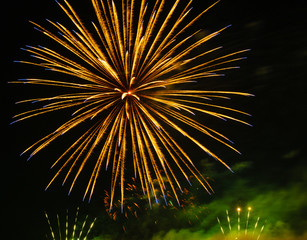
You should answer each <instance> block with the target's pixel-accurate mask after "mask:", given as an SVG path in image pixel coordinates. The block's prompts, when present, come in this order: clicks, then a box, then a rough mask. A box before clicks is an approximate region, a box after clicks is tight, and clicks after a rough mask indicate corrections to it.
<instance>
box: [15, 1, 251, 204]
mask: <svg viewBox="0 0 307 240" xmlns="http://www.w3.org/2000/svg"><path fill="white" fill-rule="evenodd" d="M179 2H182V1H180V0H176V1H175V2H174V4H173V5H172V6H171V9H170V10H169V11H168V12H167V11H166V10H165V8H166V7H165V0H157V1H156V2H155V4H154V6H153V7H152V8H151V9H150V7H149V5H148V4H146V3H145V0H142V1H141V2H140V4H139V5H138V4H136V2H135V0H126V1H125V0H122V4H121V6H116V4H115V3H114V1H109V0H107V1H103V0H100V1H99V0H92V5H93V8H94V12H95V14H96V17H97V20H98V24H97V23H92V25H93V28H94V29H95V31H94V32H90V30H89V29H88V28H87V27H86V26H85V25H84V23H83V22H82V21H81V19H80V18H79V16H78V15H77V13H76V12H75V11H74V9H73V8H72V6H71V5H70V4H69V3H68V2H67V1H66V0H64V2H63V3H59V2H57V3H58V5H59V6H60V8H61V9H62V10H63V11H64V12H65V14H66V15H67V16H68V18H69V19H70V20H71V22H72V23H73V25H74V27H75V29H76V30H69V29H68V28H67V27H65V26H64V25H62V24H61V23H59V22H53V21H51V20H47V21H48V23H49V24H51V25H52V27H53V28H55V29H56V32H57V33H56V34H54V33H53V32H52V31H50V30H47V29H46V28H44V27H43V26H41V25H39V24H37V23H33V22H31V23H32V24H34V26H35V29H37V30H39V31H40V32H41V33H43V34H44V35H46V36H47V37H49V38H50V39H52V40H54V41H55V42H56V43H58V44H59V45H61V46H62V47H63V48H65V49H66V52H67V53H69V54H70V55H71V54H72V55H73V56H74V57H66V56H64V54H62V53H60V52H57V51H55V50H52V49H50V48H48V47H44V46H37V47H34V46H26V48H24V50H25V51H27V52H28V53H30V54H31V56H32V57H33V58H34V59H36V61H18V62H21V63H26V64H31V65H35V66H39V67H43V68H45V69H48V70H51V71H54V72H58V73H62V74H66V75H69V76H71V77H73V79H74V80H70V79H66V80H62V81H60V80H54V79H43V78H42V79H40V78H27V79H19V80H18V81H13V83H27V84H37V85H45V86H56V87H62V88H66V89H67V90H68V91H69V90H70V89H71V90H72V89H74V92H75V91H78V92H75V93H73V92H67V93H66V94H62V95H58V96H53V97H44V98H34V99H29V100H23V101H19V102H17V103H28V102H32V103H35V104H39V103H41V104H43V106H42V107H38V108H36V109H33V110H30V111H26V112H23V113H20V114H17V115H15V116H14V118H15V119H16V120H15V121H13V123H14V122H17V121H21V120H25V119H28V118H31V117H34V116H38V115H41V114H45V113H48V112H53V111H56V110H61V109H68V108H70V109H72V111H73V113H72V117H71V119H70V120H68V121H67V122H65V123H63V124H62V125H61V126H60V127H58V128H57V129H56V130H55V131H53V132H51V133H50V134H49V135H47V136H45V137H43V138H42V139H40V140H38V141H37V142H35V143H34V144H33V145H31V146H30V147H29V148H27V149H26V150H25V151H24V152H23V153H22V154H24V153H26V152H29V151H32V152H31V153H30V156H29V158H28V159H30V158H31V157H33V156H34V155H35V154H37V153H38V152H39V151H41V150H42V149H43V148H45V147H46V146H47V145H48V144H50V143H51V142H53V141H54V140H55V139H57V138H58V137H59V136H61V135H63V134H65V133H67V132H68V131H70V130H72V129H73V128H75V127H77V126H79V125H81V124H82V123H84V122H88V120H92V121H91V124H90V125H91V126H90V127H89V128H88V130H86V131H85V132H84V133H83V134H82V135H81V136H80V137H79V138H78V139H77V140H76V141H75V142H74V143H73V144H72V145H71V146H70V147H68V149H67V150H66V151H65V152H64V153H63V154H62V155H61V156H60V157H59V158H58V159H57V160H56V161H55V162H54V164H53V165H52V168H53V167H55V166H59V170H57V172H56V174H55V175H54V177H53V178H52V180H51V181H50V183H49V184H48V185H47V187H46V188H48V187H49V186H50V184H51V183H52V182H53V181H54V180H55V179H56V178H57V177H58V176H59V175H60V173H61V172H63V170H64V169H66V170H67V173H66V175H65V177H64V180H63V184H64V183H65V182H66V181H67V180H68V178H69V177H72V183H71V187H70V190H69V193H70V192H71V190H72V189H73V187H74V186H75V183H76V181H77V179H78V178H79V176H80V174H81V172H82V171H83V170H84V168H85V166H86V164H87V163H88V162H89V159H90V157H91V156H92V155H93V153H94V150H97V149H98V155H99V156H98V158H97V159H96V163H95V166H94V167H93V170H92V173H91V176H90V179H89V181H88V184H87V187H86V190H85V193H84V198H86V197H88V198H89V200H90V199H91V197H92V194H93V192H94V188H95V186H96V183H97V179H98V175H99V172H100V170H101V169H102V167H103V165H105V168H106V169H108V168H111V171H112V177H111V194H110V196H111V197H110V198H111V200H110V201H111V204H110V209H112V202H113V201H114V197H115V188H116V186H118V185H120V192H121V203H122V205H123V199H124V189H125V187H124V182H125V180H124V179H125V168H126V167H127V163H126V159H127V155H129V153H130V152H131V153H132V154H131V155H132V157H133V166H134V175H135V177H136V176H138V177H139V181H140V184H141V186H142V189H143V192H144V195H147V197H148V200H149V201H150V199H151V196H155V198H157V197H156V192H157V191H158V190H159V191H160V192H162V193H163V194H164V196H165V197H166V195H165V184H164V180H163V179H164V177H166V179H167V181H168V182H169V185H170V188H171V189H172V190H173V192H174V194H175V197H176V200H177V202H178V204H179V199H178V197H177V194H176V190H175V189H176V188H178V189H179V190H181V189H182V187H181V185H180V182H179V179H178V177H177V173H176V172H175V171H176V169H179V171H180V172H181V173H182V174H183V175H184V177H185V178H186V179H187V181H189V177H188V176H189V174H192V175H194V176H195V177H196V179H198V181H199V182H200V183H201V184H202V186H203V187H204V188H205V189H206V190H207V191H208V192H209V193H210V192H212V191H213V190H212V188H211V187H210V185H209V183H208V182H207V181H206V179H205V178H204V177H203V176H202V174H201V173H200V172H199V170H198V169H197V168H196V166H195V165H194V163H193V161H192V159H190V157H189V156H188V154H187V153H186V152H185V151H184V150H183V148H182V147H181V146H180V144H179V143H178V141H177V140H176V139H175V138H174V137H172V136H171V134H170V133H168V128H169V127H171V128H172V129H174V130H176V131H177V132H180V133H181V134H183V135H184V136H185V137H186V138H187V139H189V140H190V141H191V142H193V143H194V144H195V145H197V146H198V147H199V148H201V149H202V150H203V151H204V152H206V153H207V154H208V155H210V156H212V157H213V158H215V159H216V160H218V161H220V162H221V163H222V164H223V165H225V166H226V167H227V168H228V169H230V167H229V166H228V165H227V164H226V163H225V162H224V161H223V160H222V159H221V158H220V157H218V156H217V155H216V154H214V153H213V152H212V151H211V150H210V149H209V148H207V147H206V146H205V145H203V144H202V143H201V142H200V141H199V140H197V139H196V138H195V137H193V136H192V135H191V134H190V133H189V130H187V129H186V128H185V127H188V128H191V129H195V130H197V131H198V132H200V133H203V134H204V135H207V136H208V137H210V138H212V139H214V140H216V141H218V142H220V143H222V144H224V145H225V146H227V147H229V148H230V149H232V150H234V151H236V152H238V151H237V150H236V149H235V148H234V147H232V146H231V144H232V142H231V140H230V139H228V138H227V137H226V136H224V135H222V134H221V133H219V132H217V131H216V130H214V129H211V128H209V127H208V126H206V125H203V124H201V123H199V122H197V121H196V120H194V119H193V115H195V113H202V114H206V115H208V116H213V117H215V118H218V119H223V120H233V121H237V122H239V123H243V124H246V125H249V124H248V123H247V122H245V121H242V120H240V119H238V118H236V117H232V116H230V115H229V114H228V113H236V114H243V115H248V114H247V113H245V112H242V111H239V110H237V109H233V108H228V107H223V106H219V105H215V104H209V103H206V101H211V100H213V99H218V98H220V99H227V98H228V97H229V96H231V95H238V96H251V94H248V93H242V92H232V91H205V90H187V89H186V90H185V89H180V90H176V86H177V85H181V88H182V86H184V85H182V84H186V83H191V82H193V83H194V82H195V80H198V79H205V78H207V77H217V76H222V75H223V74H221V73H220V72H221V71H224V70H227V69H234V68H237V67H236V66H231V65H229V64H232V63H234V62H236V61H238V60H241V59H244V57H237V55H239V54H242V53H245V52H246V51H248V50H241V51H237V52H233V53H229V54H226V55H223V56H220V57H217V58H214V59H211V60H208V58H207V55H208V54H210V53H212V52H216V51H218V50H219V49H221V47H217V48H214V49H211V50H208V51H205V52H201V53H200V52H199V48H200V47H201V46H203V44H204V43H206V42H207V41H209V40H210V39H212V38H214V37H216V36H217V35H219V34H220V33H221V32H222V31H224V30H225V29H226V28H228V26H227V27H224V28H222V29H220V30H217V31H215V32H213V33H211V34H209V35H207V36H205V37H203V38H201V39H199V40H196V41H195V40H194V41H193V37H195V35H196V34H198V33H199V31H195V32H193V33H192V34H190V35H188V36H184V34H183V33H184V32H185V31H186V30H187V29H188V28H189V27H190V26H191V25H192V24H193V23H195V22H196V21H197V20H198V19H199V18H200V17H201V16H203V15H204V13H206V12H207V11H208V10H209V9H210V8H212V7H213V6H214V5H215V4H216V3H217V2H216V3H214V4H212V5H211V6H209V7H208V8H207V9H205V10H204V11H202V12H201V13H200V14H199V15H197V16H196V17H195V18H194V19H192V20H191V21H188V20H187V16H189V15H190V14H191V10H192V8H191V3H192V1H189V2H188V3H187V4H186V6H185V8H184V9H183V10H180V9H179V7H178V6H179ZM163 13H166V14H163ZM163 15H165V16H163ZM191 42H192V43H191ZM196 49H198V50H197V51H195V50H196ZM63 53H65V51H63ZM179 68H180V69H181V70H180V71H178V70H179ZM220 111H222V112H220ZM225 112H228V113H225ZM188 115H190V116H191V117H189V116H188ZM178 121H179V122H180V123H181V124H180V125H179V124H178ZM128 138H129V139H128ZM130 145H131V149H130ZM98 146H99V147H98ZM128 147H129V148H128ZM128 150H129V151H130V152H128ZM238 153H239V152H238ZM174 166H175V167H174ZM230 170H231V169H230ZM73 172H76V174H75V176H74V177H73V176H71V175H72V173H73ZM155 180H157V181H158V183H159V186H158V188H157V186H154V181H155ZM156 201H157V199H156Z"/></svg>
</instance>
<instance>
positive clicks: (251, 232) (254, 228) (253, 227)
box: [217, 207, 264, 240]
mask: <svg viewBox="0 0 307 240" xmlns="http://www.w3.org/2000/svg"><path fill="white" fill-rule="evenodd" d="M251 211H252V208H251V207H248V208H247V212H246V213H245V214H243V212H242V208H241V207H237V209H236V214H235V215H236V216H233V217H230V216H229V212H228V210H226V221H221V220H220V218H219V217H217V221H218V224H219V226H220V230H221V232H222V234H223V237H224V239H227V240H233V239H238V240H239V239H241V240H248V239H249V240H259V239H260V237H261V234H262V232H263V229H264V222H262V221H260V217H257V218H252V217H251ZM223 222H224V223H223Z"/></svg>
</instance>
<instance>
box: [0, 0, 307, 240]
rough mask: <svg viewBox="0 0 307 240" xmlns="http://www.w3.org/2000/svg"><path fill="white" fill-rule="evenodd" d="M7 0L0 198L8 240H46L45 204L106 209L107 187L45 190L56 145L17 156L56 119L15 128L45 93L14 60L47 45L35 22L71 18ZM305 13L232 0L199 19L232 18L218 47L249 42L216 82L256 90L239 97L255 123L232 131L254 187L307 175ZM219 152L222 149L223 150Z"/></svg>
mask: <svg viewBox="0 0 307 240" xmlns="http://www.w3.org/2000/svg"><path fill="white" fill-rule="evenodd" d="M7 2H9V3H6V4H7V5H4V7H2V11H3V13H4V15H3V16H2V17H4V18H3V19H2V31H3V28H4V32H3V34H2V38H1V43H2V44H1V46H2V52H3V54H2V56H4V57H5V58H4V59H5V61H6V62H5V65H4V69H3V70H2V72H4V73H5V74H4V77H2V78H1V79H2V80H1V83H2V89H3V90H4V93H3V94H2V99H4V101H2V102H3V103H4V104H3V108H4V109H5V110H6V119H5V120H6V121H5V122H3V123H2V126H3V131H2V132H3V134H4V136H5V137H4V141H5V145H3V146H4V149H3V151H4V153H5V154H2V163H1V169H2V174H1V175H2V177H3V179H2V181H1V183H2V185H3V186H2V189H4V192H3V191H2V198H3V199H4V200H5V203H3V204H2V208H3V210H4V211H2V213H3V212H4V213H5V215H4V216H3V215H2V214H1V216H2V217H1V218H2V220H3V221H4V222H5V224H6V225H4V226H5V228H4V231H2V232H5V233H8V234H9V235H10V236H11V237H8V238H6V239H19V238H22V239H40V238H34V236H41V234H43V232H44V231H45V229H46V226H45V222H44V221H45V219H44V216H43V211H44V210H45V209H47V210H48V211H49V212H51V213H55V212H61V211H63V209H66V208H69V207H76V206H80V205H81V206H83V207H84V209H88V211H92V212H100V211H103V210H101V209H100V204H101V196H99V194H102V193H103V191H100V192H99V194H97V198H96V200H94V201H93V202H92V203H91V204H87V203H83V202H82V201H81V194H79V193H78V192H76V193H74V194H72V195H71V196H67V187H63V188H62V187H61V186H60V184H55V186H53V187H51V188H50V189H49V190H48V191H46V192H45V191H44V188H45V186H46V184H47V182H48V181H49V179H50V178H51V176H52V173H51V172H50V170H49V167H50V164H51V163H52V159H53V158H55V157H56V156H58V154H59V153H57V152H56V151H57V148H56V147H55V146H50V148H49V147H48V148H47V149H45V150H44V151H43V152H42V153H41V154H38V155H37V157H34V158H33V159H31V160H30V161H29V162H26V159H27V157H26V156H22V157H20V156H19V154H20V153H21V152H22V151H23V150H24V149H25V148H26V147H28V146H29V144H31V143H32V142H34V141H35V140H36V139H39V138H40V137H42V136H43V135H44V134H46V133H48V132H49V131H51V130H52V129H53V128H54V127H55V126H56V124H54V122H52V120H50V119H49V117H48V116H47V117H45V118H44V117H42V118H39V122H38V120H36V119H32V120H28V121H25V122H22V123H17V124H13V125H9V123H10V122H11V117H12V115H14V114H17V113H18V112H22V111H24V110H25V109H27V106H25V105H23V106H19V105H15V104H14V102H16V101H18V100H22V99H24V98H30V97H31V96H35V94H37V92H36V91H37V88H31V87H28V86H22V85H11V84H6V82H8V81H12V80H15V79H17V78H24V77H27V76H28V75H31V72H29V71H33V69H34V68H31V67H29V68H27V66H21V65H20V64H17V63H13V61H14V60H20V59H22V58H26V57H27V55H26V54H25V53H23V52H22V51H21V50H20V48H21V47H23V46H25V45H27V44H29V45H36V44H41V45H44V43H45V40H46V39H45V38H44V37H41V35H40V34H39V33H38V32H37V31H35V30H34V29H33V27H32V25H31V24H30V23H29V22H28V20H33V21H35V22H38V23H44V24H45V23H46V21H45V18H48V19H51V20H55V21H57V20H59V21H60V22H65V21H66V20H65V19H66V18H65V16H64V15H63V14H62V12H61V10H60V9H59V7H58V6H57V4H56V3H55V2H54V1H51V0H44V1H38V0H28V1H20V0H19V1H7ZM70 2H71V3H72V4H73V3H74V2H76V1H70ZM88 2H89V3H88V4H85V3H84V4H83V3H82V4H80V3H76V4H75V5H76V7H75V8H76V10H77V11H81V12H82V14H80V15H81V16H82V17H84V21H88V22H89V21H91V20H95V17H94V16H89V14H90V13H91V8H90V7H91V4H90V1H88ZM212 2H213V1H201V0H198V1H196V0H195V3H194V4H193V6H196V8H195V9H196V10H195V11H199V9H203V8H204V7H205V6H208V5H209V4H210V3H212ZM78 4H79V5H78ZM87 5H88V8H86V6H87ZM78 6H80V7H79V9H78ZM306 12H307V8H306V1H304V0H293V1H291V2H290V1H287V2H285V1H278V2H275V1H274V5H272V4H271V3H270V2H268V1H244V0H238V1H226V0H224V1H221V3H219V4H218V5H217V6H216V7H215V8H214V9H213V10H212V11H210V13H208V15H206V16H205V17H204V18H203V20H202V21H201V23H199V25H200V27H201V28H203V29H206V28H208V29H210V30H211V31H212V30H216V29H218V28H221V27H223V26H226V25H228V24H232V27H231V28H229V29H228V30H227V31H226V32H225V33H223V34H222V35H221V36H219V38H218V39H217V42H218V43H217V44H216V46H218V44H223V45H224V46H225V48H228V49H229V52H231V51H232V50H240V49H246V48H250V49H251V51H250V52H249V53H248V54H247V56H248V59H247V60H244V61H242V62H241V63H240V65H241V68H240V69H239V70H235V71H233V72H228V73H227V76H226V77H225V78H224V79H223V80H221V81H219V82H218V83H216V85H213V87H212V86H210V87H212V88H216V89H225V88H227V90H242V91H246V92H250V93H252V94H255V97H253V98H247V99H244V100H243V101H242V99H241V98H240V100H235V101H234V104H237V105H238V106H239V107H240V108H241V109H243V110H245V111H247V112H249V113H251V114H252V115H253V116H252V118H250V119H249V122H251V124H253V127H252V128H247V127H245V126H237V125H235V126H233V127H230V128H229V129H226V131H227V133H228V135H230V136H231V137H233V139H234V141H235V142H236V146H237V147H238V148H239V150H240V151H241V152H242V153H243V155H242V156H239V157H237V156H236V157H235V158H236V159H237V160H236V161H242V162H251V163H252V168H250V169H248V170H246V172H245V173H244V172H243V173H242V177H246V178H248V179H249V180H250V181H251V182H254V184H255V185H257V184H259V185H260V184H263V185H265V184H266V183H268V184H272V185H274V186H283V185H284V186H285V185H287V184H288V183H289V182H293V183H296V182H301V181H302V179H305V181H306V177H302V176H301V175H303V176H306V174H305V173H301V171H302V169H305V170H307V165H306V156H307V155H306V147H307V144H306V143H307V142H306V133H307V132H306V121H307V117H306V116H307V114H306V110H307V107H306V94H307V88H306V86H307V84H306V81H307V78H306V77H307V74H306V67H307V47H306V46H307V45H306V43H307V32H306V24H307V21H306ZM45 25H47V24H45ZM197 27H198V26H197ZM2 41H4V42H2ZM3 96H5V97H3ZM229 125H231V124H229ZM52 127H53V128H52ZM221 152H222V154H223V153H224V149H222V150H221ZM228 154H229V155H228ZM224 156H226V158H227V157H229V162H230V163H234V160H232V159H233V158H234V157H233V156H234V155H232V154H231V153H228V152H226V153H225V155H224ZM223 170H224V171H226V169H223ZM229 177H230V178H231V175H229ZM305 183H306V182H305ZM217 188H218V186H217ZM302 194H306V193H302ZM101 207H103V206H101ZM84 211H86V210H84ZM2 227H3V225H2Z"/></svg>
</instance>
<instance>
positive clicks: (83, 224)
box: [45, 208, 96, 240]
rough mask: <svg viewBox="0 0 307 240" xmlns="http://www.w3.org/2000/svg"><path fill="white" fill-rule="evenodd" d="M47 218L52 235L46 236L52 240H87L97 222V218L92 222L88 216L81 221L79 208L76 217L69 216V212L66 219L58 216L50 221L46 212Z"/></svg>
mask: <svg viewBox="0 0 307 240" xmlns="http://www.w3.org/2000/svg"><path fill="white" fill-rule="evenodd" d="M45 216H46V219H47V222H48V225H49V229H50V233H49V234H46V238H47V239H50V240H62V239H65V240H73V239H78V240H87V239H88V235H89V234H90V232H91V230H92V228H93V226H94V224H95V221H96V218H95V219H94V220H90V219H89V217H88V215H86V217H85V218H84V220H81V219H80V218H79V208H77V211H76V214H75V215H74V216H73V215H71V216H69V213H68V210H67V214H66V217H63V218H61V217H60V216H59V215H58V214H57V215H56V218H54V219H52V220H50V218H49V216H48V214H47V213H46V212H45ZM63 220H64V221H63Z"/></svg>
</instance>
